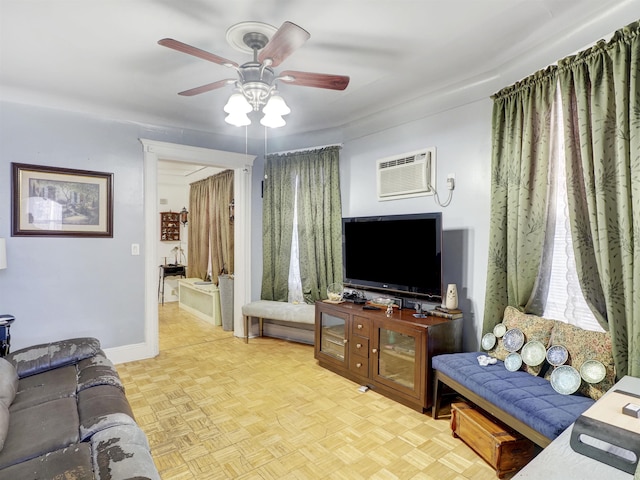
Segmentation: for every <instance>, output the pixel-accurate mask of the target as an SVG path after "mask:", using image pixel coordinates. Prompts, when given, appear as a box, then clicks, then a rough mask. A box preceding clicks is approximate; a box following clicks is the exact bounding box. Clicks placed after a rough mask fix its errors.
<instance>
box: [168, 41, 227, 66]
mask: <svg viewBox="0 0 640 480" xmlns="http://www.w3.org/2000/svg"><path fill="white" fill-rule="evenodd" d="M158 44H159V45H162V46H163V47H168V48H172V49H174V50H177V51H179V52H182V53H188V54H189V55H193V56H194V57H198V58H202V59H204V60H208V61H210V62H213V63H217V64H219V65H226V64H228V65H233V66H234V67H237V66H238V64H237V63H236V62H233V61H231V60H227V59H226V58H223V57H219V56H218V55H214V54H213V53H209V52H205V51H204V50H201V49H199V48H196V47H192V46H191V45H187V44H186V43H182V42H179V41H178V40H174V39H173V38H163V39H162V40H158Z"/></svg>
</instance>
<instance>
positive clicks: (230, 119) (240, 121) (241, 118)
mask: <svg viewBox="0 0 640 480" xmlns="http://www.w3.org/2000/svg"><path fill="white" fill-rule="evenodd" d="M224 121H225V122H227V123H230V124H231V125H234V126H236V127H244V126H245V125H251V119H249V117H247V114H246V113H230V114H229V115H227V116H226V117H225V119H224Z"/></svg>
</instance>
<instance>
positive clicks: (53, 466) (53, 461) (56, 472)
mask: <svg viewBox="0 0 640 480" xmlns="http://www.w3.org/2000/svg"><path fill="white" fill-rule="evenodd" d="M0 477H1V478H6V479H10V478H11V479H37V480H49V479H60V480H62V479H69V480H71V479H73V480H95V476H94V475H93V465H92V461H91V446H90V445H89V444H88V443H76V444H74V445H71V446H69V447H67V448H63V449H61V450H56V451H55V452H51V453H47V454H45V455H41V456H39V457H36V458H32V459H31V460H27V461H26V462H22V463H18V464H16V465H12V466H10V467H7V468H5V469H4V470H2V471H0Z"/></svg>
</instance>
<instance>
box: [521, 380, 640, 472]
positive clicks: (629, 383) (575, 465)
mask: <svg viewBox="0 0 640 480" xmlns="http://www.w3.org/2000/svg"><path fill="white" fill-rule="evenodd" d="M615 389H620V390H623V391H625V392H630V393H636V394H640V378H636V377H631V376H625V377H623V378H622V379H621V380H620V381H619V382H618V383H616V384H615V385H614V386H613V388H612V389H611V390H615ZM629 421H637V422H639V424H640V419H636V420H633V419H631V417H630V418H629ZM572 429H573V424H572V425H570V426H569V428H567V429H566V430H565V431H564V432H562V433H561V434H560V435H559V436H558V438H556V439H555V440H554V441H553V442H551V443H550V444H549V446H548V447H546V448H545V449H544V450H542V452H540V453H539V454H538V456H536V458H534V459H533V460H531V461H530V462H529V463H528V464H527V465H526V466H525V467H524V468H523V469H522V470H520V472H518V474H517V475H515V476H514V477H513V480H540V479H544V480H573V479H575V480H585V479H588V478H594V479H602V480H605V479H606V480H633V475H630V474H628V473H626V472H623V471H622V470H618V469H617V468H614V467H612V466H610V465H607V464H606V463H602V462H599V461H597V460H594V459H593V458H591V457H587V456H585V455H582V454H580V453H578V452H576V451H574V450H573V449H572V448H571V445H570V444H569V441H570V439H571V430H572Z"/></svg>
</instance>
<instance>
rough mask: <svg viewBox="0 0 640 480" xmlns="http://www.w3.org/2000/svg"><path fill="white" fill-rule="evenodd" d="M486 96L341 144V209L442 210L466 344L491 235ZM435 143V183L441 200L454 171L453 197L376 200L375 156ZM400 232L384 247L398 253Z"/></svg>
mask: <svg viewBox="0 0 640 480" xmlns="http://www.w3.org/2000/svg"><path fill="white" fill-rule="evenodd" d="M490 130H491V101H490V100H489V99H486V100H482V101H479V102H475V103H472V104H470V105H466V106H464V107H459V108H455V109H452V110H448V111H445V112H442V113H439V114H437V115H433V116H430V117H426V118H424V119H421V120H417V121H414V122H411V123H410V124H406V125H403V126H401V127H396V128H392V129H389V130H385V131H383V132H379V133H376V134H373V135H370V136H366V137H362V138H359V139H356V140H352V141H347V142H345V144H344V148H343V150H342V152H341V161H342V169H341V178H340V180H341V185H342V205H343V211H342V213H343V216H345V217H351V216H363V215H389V214H400V213H422V212H442V219H443V230H444V231H443V255H442V259H443V279H442V280H443V284H444V285H446V284H448V283H455V284H457V287H458V295H459V297H460V301H459V304H460V308H461V309H462V310H463V311H464V315H465V323H464V347H465V349H475V348H477V346H478V338H479V335H480V333H481V331H482V313H483V309H484V293H485V284H486V266H487V251H488V239H489V230H488V226H489V194H490V180H491V175H490V163H491V145H490V136H491V135H490V134H491V131H490ZM425 147H436V158H437V161H436V176H437V179H436V182H437V183H436V188H437V190H438V191H439V193H440V200H441V202H444V200H446V198H447V195H448V191H447V188H446V178H447V175H448V174H454V175H455V190H454V191H453V199H452V201H451V204H450V205H449V206H448V207H446V208H442V207H440V206H438V205H437V204H436V202H435V201H434V198H433V197H432V196H424V197H414V198H407V199H401V200H390V201H378V199H377V194H376V176H375V166H376V160H378V159H379V158H383V157H386V156H389V155H395V154H401V153H405V152H410V151H414V150H418V149H422V148H425ZM401 240H402V239H398V244H397V245H396V246H395V248H393V247H392V248H390V249H389V251H388V252H384V253H385V254H387V255H389V257H390V258H400V259H401V258H402V242H401Z"/></svg>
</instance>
